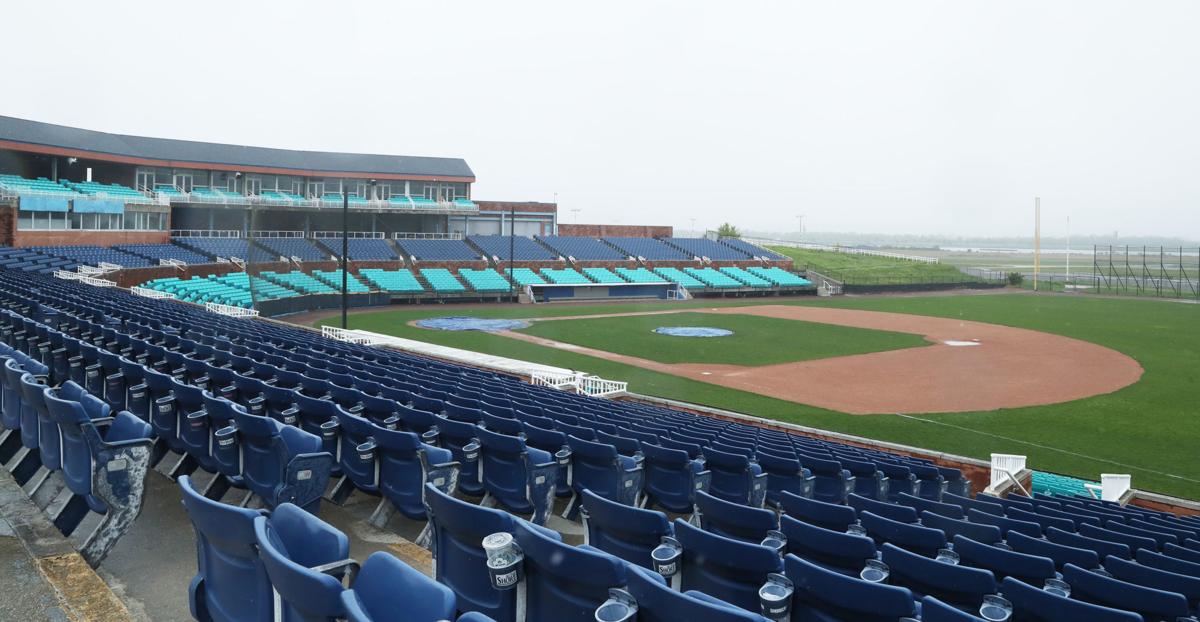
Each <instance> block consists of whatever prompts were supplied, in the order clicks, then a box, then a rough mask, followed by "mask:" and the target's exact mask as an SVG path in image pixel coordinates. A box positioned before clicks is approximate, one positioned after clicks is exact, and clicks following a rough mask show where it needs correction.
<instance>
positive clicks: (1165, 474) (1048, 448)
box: [896, 413, 1200, 484]
mask: <svg viewBox="0 0 1200 622" xmlns="http://www.w3.org/2000/svg"><path fill="white" fill-rule="evenodd" d="M896 416H897V417H903V418H905V419H912V420H914V421H921V422H924V423H932V424H934V425H941V426H945V427H947V428H954V429H955V430H963V431H965V432H972V433H974V434H979V435H981V436H989V437H991V438H998V439H1001V440H1005V441H1010V442H1013V443H1020V444H1022V445H1029V446H1031V447H1037V448H1038V449H1047V450H1050V451H1057V452H1058V453H1062V454H1067V455H1068V456H1075V457H1076V458H1084V459H1087V460H1092V461H1094V462H1106V463H1108V464H1113V465H1116V466H1119V467H1124V468H1126V469H1133V470H1135V471H1142V472H1145V473H1153V474H1154V475H1161V476H1163V477H1170V478H1173V479H1181V480H1183V481H1185V482H1192V483H1195V484H1200V480H1198V479H1192V478H1190V477H1184V476H1182V475H1175V474H1174V473H1164V472H1162V471H1155V470H1154V469H1147V468H1144V467H1139V466H1134V465H1132V464H1125V463H1124V462H1117V461H1115V460H1109V459H1107V458H1097V457H1095V456H1089V455H1087V454H1081V453H1078V452H1074V451H1070V450H1066V449H1060V448H1058V447H1051V446H1049V445H1042V444H1041V443H1034V442H1032V441H1026V440H1021V439H1019V438H1012V437H1011V436H1003V435H1000V434H992V433H991V432H982V431H980V430H976V429H973V428H967V427H963V426H961V425H954V424H953V423H946V422H944V421H934V420H933V419H924V418H922V417H914V416H912V415H905V414H902V413H896Z"/></svg>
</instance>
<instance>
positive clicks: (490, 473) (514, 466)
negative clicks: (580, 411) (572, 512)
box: [476, 429, 559, 525]
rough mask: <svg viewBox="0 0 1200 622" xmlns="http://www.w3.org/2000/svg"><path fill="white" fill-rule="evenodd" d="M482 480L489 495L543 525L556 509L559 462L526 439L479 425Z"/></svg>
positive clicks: (506, 506)
mask: <svg viewBox="0 0 1200 622" xmlns="http://www.w3.org/2000/svg"><path fill="white" fill-rule="evenodd" d="M476 433H477V434H478V438H479V444H480V450H479V452H480V459H479V470H480V480H481V481H482V482H483V488H484V490H485V491H487V495H488V497H490V498H492V499H495V500H496V501H497V502H499V503H500V505H502V506H504V507H505V508H507V509H508V510H509V511H512V512H516V513H518V514H531V515H532V518H531V520H532V521H533V523H534V524H537V525H542V524H544V523H545V522H546V518H547V516H548V515H549V513H550V511H551V510H552V509H553V508H552V506H553V504H554V492H555V482H556V478H557V476H558V471H559V464H558V462H557V461H556V460H555V458H554V456H552V455H551V454H550V453H549V452H547V451H543V450H541V449H537V448H535V447H530V446H528V445H526V443H525V439H522V438H520V437H515V436H507V435H504V434H498V433H496V432H492V431H490V430H485V429H479V430H477V432H476Z"/></svg>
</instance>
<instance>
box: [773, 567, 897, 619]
mask: <svg viewBox="0 0 1200 622" xmlns="http://www.w3.org/2000/svg"><path fill="white" fill-rule="evenodd" d="M784 573H785V574H786V575H787V577H788V578H789V579H791V580H792V584H793V585H795V589H796V591H795V594H794V596H793V602H794V603H795V605H793V611H795V610H796V609H799V608H800V607H799V605H803V606H806V607H812V608H813V609H816V610H818V611H820V612H822V613H825V614H826V615H828V616H830V617H831V618H832V619H835V620H854V621H855V622H897V621H898V620H900V619H901V618H905V617H913V616H915V615H916V604H915V603H913V595H912V592H910V591H908V589H906V588H903V587H896V586H893V585H886V584H883V583H870V582H868V581H863V580H862V579H859V578H857V577H849V576H846V575H844V574H839V573H836V572H833V571H830V570H826V569H824V568H822V567H820V566H818V565H816V564H813V563H811V562H808V561H805V560H803V559H800V558H799V557H797V556H795V555H788V556H787V557H786V558H785V559H784Z"/></svg>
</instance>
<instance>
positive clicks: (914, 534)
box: [858, 512, 946, 557]
mask: <svg viewBox="0 0 1200 622" xmlns="http://www.w3.org/2000/svg"><path fill="white" fill-rule="evenodd" d="M858 520H859V522H861V523H862V527H863V529H866V530H867V535H869V536H871V538H872V539H874V540H875V543H876V544H883V543H884V542H890V543H892V544H894V545H896V546H898V547H901V548H904V549H908V550H909V551H912V552H914V553H917V554H920V555H924V556H926V557H934V556H936V555H937V552H938V551H939V550H941V549H944V548H946V535H945V534H944V533H942V531H941V530H940V529H931V528H929V527H922V526H920V525H912V524H909V523H902V522H899V521H894V520H891V519H889V518H884V517H882V516H879V515H877V514H872V513H871V512H859V513H858Z"/></svg>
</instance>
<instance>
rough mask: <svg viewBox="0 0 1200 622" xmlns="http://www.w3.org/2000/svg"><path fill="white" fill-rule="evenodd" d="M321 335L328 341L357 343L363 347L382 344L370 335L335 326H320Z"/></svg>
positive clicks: (381, 341)
mask: <svg viewBox="0 0 1200 622" xmlns="http://www.w3.org/2000/svg"><path fill="white" fill-rule="evenodd" d="M321 335H323V336H325V337H328V338H330V339H336V340H338V341H345V342H347V343H357V344H359V345H364V346H373V345H376V344H379V343H383V340H380V339H378V338H377V337H375V336H374V335H373V334H372V333H367V332H363V331H358V330H351V329H346V328H339V327H337V326H322V327H321Z"/></svg>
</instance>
